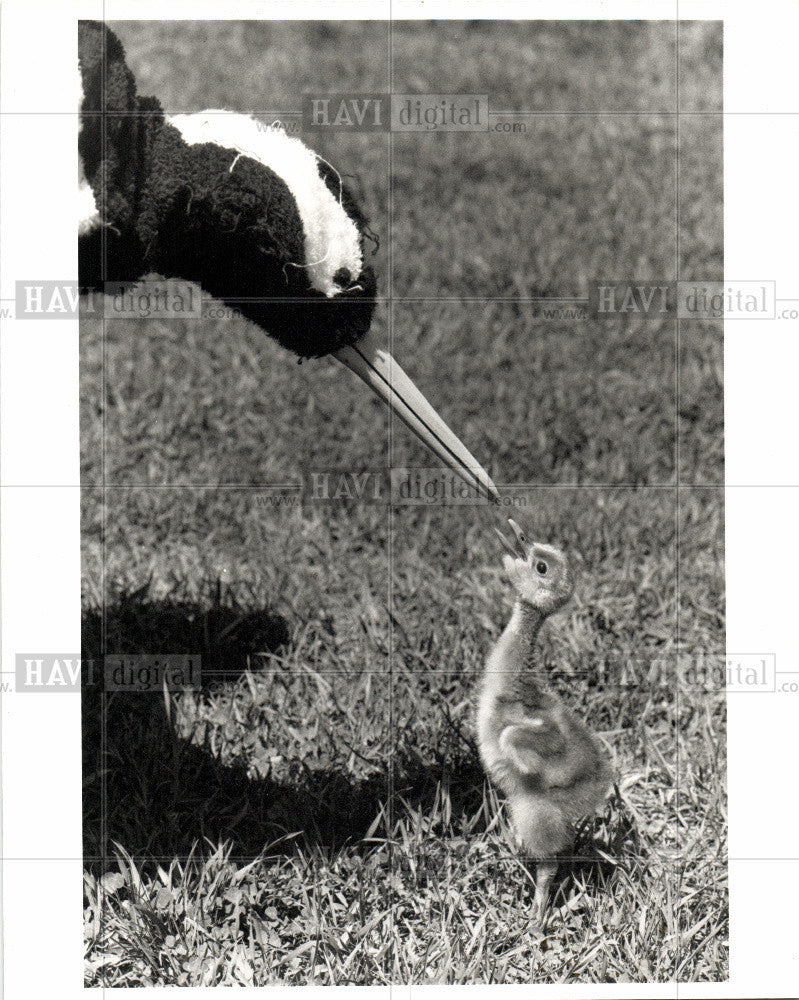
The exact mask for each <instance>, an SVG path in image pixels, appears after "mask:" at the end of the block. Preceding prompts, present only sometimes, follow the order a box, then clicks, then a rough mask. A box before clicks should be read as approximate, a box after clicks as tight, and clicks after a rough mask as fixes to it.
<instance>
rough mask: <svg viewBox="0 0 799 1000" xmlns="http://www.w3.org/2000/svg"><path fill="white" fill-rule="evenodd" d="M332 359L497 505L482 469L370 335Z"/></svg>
mask: <svg viewBox="0 0 799 1000" xmlns="http://www.w3.org/2000/svg"><path fill="white" fill-rule="evenodd" d="M334 357H336V358H338V360H339V361H340V362H341V363H342V364H344V365H346V366H347V368H349V369H350V371H353V372H355V374H356V375H357V376H358V377H359V378H361V379H363V381H364V382H365V383H366V384H367V385H368V386H369V388H370V389H371V390H372V391H373V392H374V393H376V395H378V396H379V397H380V398H381V399H382V400H383V402H384V403H386V404H387V405H388V406H389V407H391V409H392V410H393V411H394V413H396V414H397V416H398V417H399V418H400V419H401V420H402V421H403V422H404V423H405V424H407V426H408V427H410V429H411V430H412V431H413V433H414V434H415V435H416V436H417V437H418V438H419V440H420V441H421V442H422V443H423V444H424V445H426V446H427V447H428V448H429V449H430V451H432V453H433V454H434V455H435V456H436V458H438V459H439V460H440V461H442V462H443V463H444V464H445V465H446V466H447V467H448V468H450V469H452V471H453V472H456V473H457V474H458V475H459V476H460V477H461V479H462V480H463V481H464V482H465V483H466V484H467V485H468V486H470V487H472V488H473V489H476V490H477V492H478V495H482V496H485V497H488V499H490V500H493V501H495V502H497V503H498V502H499V494H498V493H497V488H496V486H494V484H493V482H492V481H491V477H490V476H489V475H488V473H487V472H486V471H485V469H484V468H483V467H482V466H481V465H480V463H479V462H478V461H477V459H476V458H475V457H474V455H472V454H471V452H470V451H469V450H468V449H467V448H466V446H465V445H464V444H463V443H462V442H461V441H460V440H459V439H458V438H457V437H455V435H454V434H453V433H452V431H451V430H450V429H449V427H447V425H446V424H445V423H444V421H443V420H442V419H441V417H439V415H438V414H437V413H436V411H435V410H434V409H433V407H432V406H431V405H430V403H428V401H427V400H426V399H425V397H424V396H423V395H422V393H421V392H420V391H419V390H418V389H417V388H416V386H415V385H414V384H413V382H412V381H411V380H410V379H409V378H408V376H407V375H406V374H405V372H404V371H403V370H402V368H400V366H399V365H398V364H397V362H396V361H395V360H394V359H393V358H392V357H391V355H390V354H389V353H388V351H385V350H383V349H382V348H381V347H378V346H377V344H376V343H375V341H374V339H373V337H372V334H371V332H367V333H366V334H365V335H364V336H363V337H362V338H361V339H360V340H359V341H358V343H357V344H354V345H352V346H347V347H342V348H341V349H340V350H338V351H336V353H335V354H334Z"/></svg>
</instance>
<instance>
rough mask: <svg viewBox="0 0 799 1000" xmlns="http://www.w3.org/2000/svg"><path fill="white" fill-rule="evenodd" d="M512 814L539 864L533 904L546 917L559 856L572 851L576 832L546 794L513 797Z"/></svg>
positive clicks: (531, 857) (520, 836) (531, 858)
mask: <svg viewBox="0 0 799 1000" xmlns="http://www.w3.org/2000/svg"><path fill="white" fill-rule="evenodd" d="M511 816H512V818H513V825H514V828H515V830H516V836H517V838H518V840H519V844H520V845H521V847H522V849H523V851H524V853H525V854H526V856H527V858H528V860H529V861H531V862H534V863H535V865H536V878H535V897H534V899H533V907H534V909H535V916H536V919H538V920H539V921H540V920H543V917H544V915H545V914H546V910H547V907H548V904H549V890H550V886H551V885H552V880H553V879H554V877H555V873H556V872H557V870H558V859H559V858H560V857H563V856H565V855H568V854H569V853H570V851H571V846H572V840H573V832H572V828H571V824H570V823H569V821H568V819H567V818H566V816H565V815H564V814H563V812H562V811H561V810H560V809H559V808H558V806H556V805H555V804H554V803H552V802H548V801H547V800H546V799H545V798H543V797H538V796H532V795H530V796H519V797H517V798H516V799H515V800H512V801H511Z"/></svg>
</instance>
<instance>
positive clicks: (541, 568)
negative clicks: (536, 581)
mask: <svg viewBox="0 0 799 1000" xmlns="http://www.w3.org/2000/svg"><path fill="white" fill-rule="evenodd" d="M535 568H536V572H537V573H540V574H541V576H546V575H547V570H548V569H549V567H548V566H547V564H546V563H545V562H544V560H543V559H539V560H538V562H537V563H536V564H535Z"/></svg>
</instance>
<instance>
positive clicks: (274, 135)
mask: <svg viewBox="0 0 799 1000" xmlns="http://www.w3.org/2000/svg"><path fill="white" fill-rule="evenodd" d="M167 122H168V123H169V124H170V125H174V126H175V128H176V129H177V130H178V131H179V132H180V134H181V136H182V137H183V139H184V141H185V142H187V143H188V144H189V145H190V146H195V145H198V144H200V143H203V142H213V143H216V144H217V145H219V146H224V147H225V148H228V149H235V150H236V152H237V153H239V154H240V155H242V156H249V157H251V158H252V159H253V160H257V161H258V162H259V163H263V164H264V166H267V167H269V168H270V170H273V171H274V172H275V173H276V174H277V175H278V177H280V179H281V180H282V181H283V183H284V184H285V185H286V187H287V188H288V189H289V191H291V194H292V196H293V198H294V201H295V202H296V203H297V210H298V211H299V214H300V219H301V220H302V227H303V230H304V237H305V239H304V244H305V263H304V264H300V266H301V267H303V268H304V269H305V270H306V271H307V272H308V280H309V282H310V284H311V285H312V286H313V287H314V288H315V289H316V290H317V291H319V292H322V293H324V294H325V295H327V296H328V297H332V296H334V295H336V294H338V293H339V292H340V291H342V288H341V286H340V285H338V284H336V282H335V281H333V275H334V274H335V273H336V272H337V271H338V270H340V269H341V268H346V269H347V270H348V271H349V273H350V274H351V275H352V280H353V281H355V280H356V279H357V277H358V275H359V274H360V273H361V268H362V267H363V257H362V254H361V247H360V234H359V233H358V227H357V226H356V225H355V223H354V222H353V220H352V219H351V218H350V217H349V216H348V215H347V213H346V212H345V211H344V207H343V206H342V205H341V204H340V202H339V199H338V198H337V197H336V196H335V195H334V194H333V193H332V192H331V191H330V189H329V188H328V187H327V185H326V184H325V182H324V181H323V180H322V178H321V177H320V176H319V168H318V160H317V157H316V154H315V153H314V152H313V151H312V150H310V149H308V147H307V146H306V145H304V144H303V143H302V142H300V140H299V139H294V138H292V137H291V136H288V135H286V133H285V132H284V131H283V129H282V128H276V127H274V126H267V125H265V124H264V123H263V122H259V121H256V119H255V118H250V117H249V116H248V115H240V114H237V113H236V112H234V111H201V112H200V113H199V114H194V115H173V116H172V117H168V118H167ZM237 160H238V157H236V159H234V160H232V161H231V170H232V169H234V167H235V164H236V162H237Z"/></svg>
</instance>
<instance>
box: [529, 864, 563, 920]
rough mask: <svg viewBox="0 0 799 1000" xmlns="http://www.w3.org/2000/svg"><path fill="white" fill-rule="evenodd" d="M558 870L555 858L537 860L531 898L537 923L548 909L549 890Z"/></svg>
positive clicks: (542, 918)
mask: <svg viewBox="0 0 799 1000" xmlns="http://www.w3.org/2000/svg"><path fill="white" fill-rule="evenodd" d="M557 870H558V861H557V858H553V859H551V860H549V861H539V862H538V864H537V865H536V869H535V898H534V899H533V911H534V913H535V918H536V920H537V921H538V922H539V923H543V921H544V917H545V916H546V913H547V910H548V909H549V890H550V886H551V885H552V879H553V878H554V877H555V873H556V872H557Z"/></svg>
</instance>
